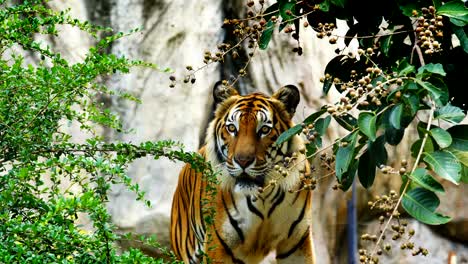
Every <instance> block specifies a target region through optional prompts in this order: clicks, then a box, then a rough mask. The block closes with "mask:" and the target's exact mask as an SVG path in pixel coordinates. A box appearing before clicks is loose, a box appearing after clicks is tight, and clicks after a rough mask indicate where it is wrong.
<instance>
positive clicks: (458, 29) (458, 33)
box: [452, 25, 468, 53]
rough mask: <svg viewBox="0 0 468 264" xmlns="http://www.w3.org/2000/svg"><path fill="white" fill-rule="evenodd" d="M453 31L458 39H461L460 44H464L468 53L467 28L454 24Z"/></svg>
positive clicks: (464, 48) (463, 46)
mask: <svg viewBox="0 0 468 264" xmlns="http://www.w3.org/2000/svg"><path fill="white" fill-rule="evenodd" d="M452 31H453V33H455V36H457V38H458V40H459V41H460V46H462V48H463V50H464V51H465V52H466V53H468V37H467V36H466V33H465V30H463V27H458V26H455V25H453V26H452Z"/></svg>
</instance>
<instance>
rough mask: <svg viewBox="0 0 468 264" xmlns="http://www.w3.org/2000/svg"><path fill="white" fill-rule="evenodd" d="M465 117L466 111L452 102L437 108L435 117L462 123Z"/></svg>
mask: <svg viewBox="0 0 468 264" xmlns="http://www.w3.org/2000/svg"><path fill="white" fill-rule="evenodd" d="M464 118H465V113H463V110H461V109H460V108H459V107H457V106H453V105H451V104H447V105H444V106H442V107H439V108H437V110H436V111H435V113H434V119H442V120H445V121H447V122H451V123H460V122H461V121H463V119H464Z"/></svg>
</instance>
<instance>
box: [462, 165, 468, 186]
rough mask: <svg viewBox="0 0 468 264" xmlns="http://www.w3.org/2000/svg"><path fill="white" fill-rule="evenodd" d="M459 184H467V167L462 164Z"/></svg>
mask: <svg viewBox="0 0 468 264" xmlns="http://www.w3.org/2000/svg"><path fill="white" fill-rule="evenodd" d="M461 182H463V183H468V166H465V165H463V164H462V170H461Z"/></svg>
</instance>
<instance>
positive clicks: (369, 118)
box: [358, 112, 377, 141]
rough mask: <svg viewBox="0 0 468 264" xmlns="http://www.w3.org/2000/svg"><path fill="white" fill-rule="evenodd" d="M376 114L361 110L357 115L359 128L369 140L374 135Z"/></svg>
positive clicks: (373, 138)
mask: <svg viewBox="0 0 468 264" xmlns="http://www.w3.org/2000/svg"><path fill="white" fill-rule="evenodd" d="M376 119H377V118H376V116H375V114H374V113H373V112H361V113H359V117H358V125H359V130H361V132H362V133H363V134H364V135H366V136H367V137H368V138H369V139H370V140H371V141H374V140H375V137H376V132H377V129H376V126H375V121H376Z"/></svg>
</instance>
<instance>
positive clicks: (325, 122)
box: [314, 116, 331, 136]
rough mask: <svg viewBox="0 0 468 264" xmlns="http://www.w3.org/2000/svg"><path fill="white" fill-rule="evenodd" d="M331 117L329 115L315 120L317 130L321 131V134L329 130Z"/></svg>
mask: <svg viewBox="0 0 468 264" xmlns="http://www.w3.org/2000/svg"><path fill="white" fill-rule="evenodd" d="M330 121H331V117H330V116H327V117H325V118H319V119H318V120H317V121H315V126H314V127H315V131H317V133H319V135H321V136H323V135H324V134H325V132H326V131H327V128H328V126H329V125H330Z"/></svg>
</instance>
